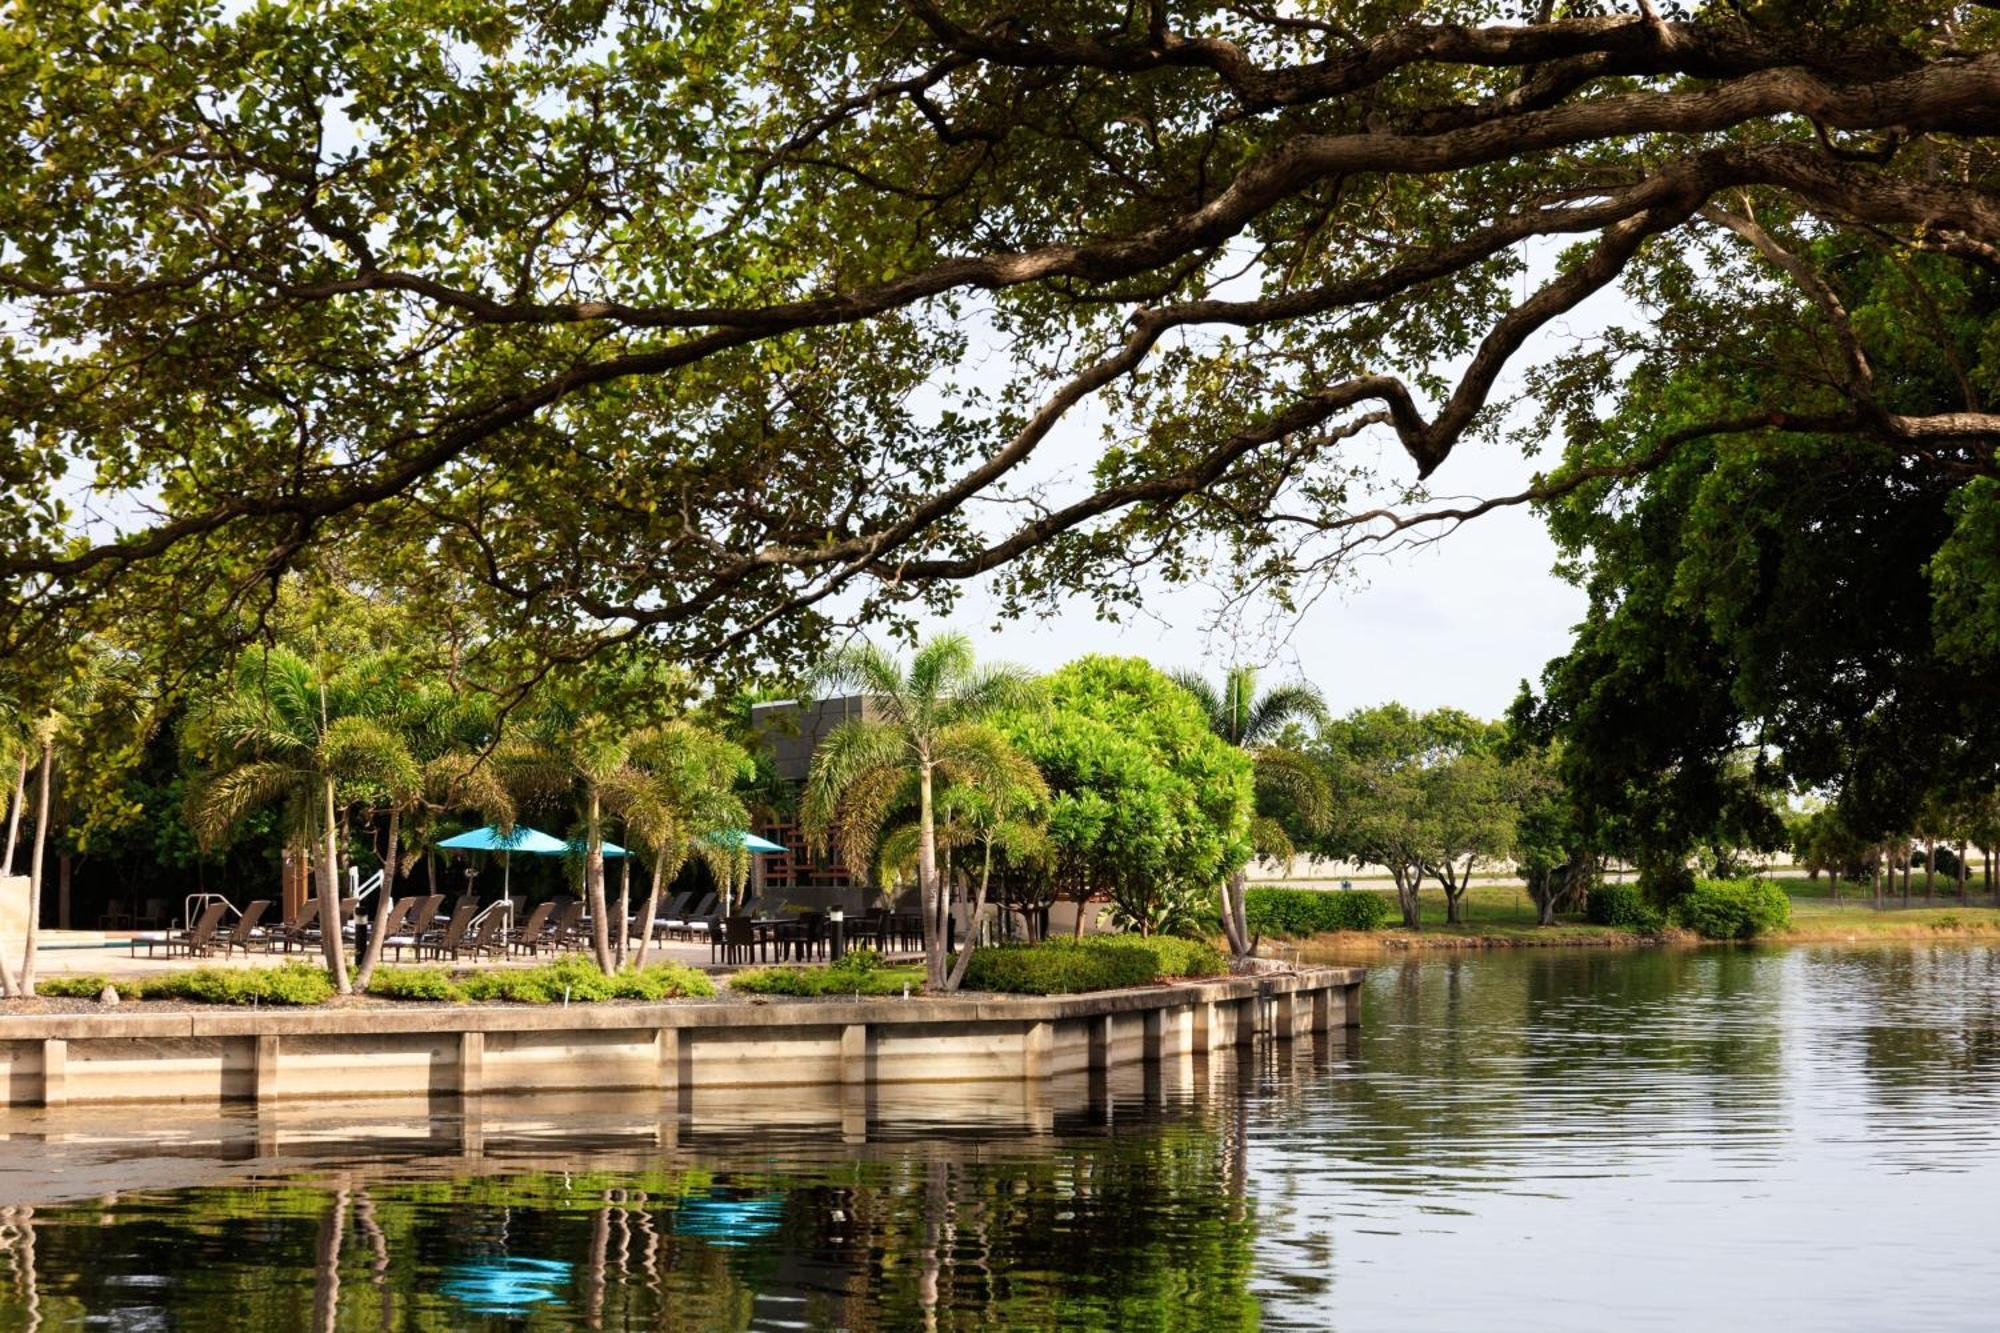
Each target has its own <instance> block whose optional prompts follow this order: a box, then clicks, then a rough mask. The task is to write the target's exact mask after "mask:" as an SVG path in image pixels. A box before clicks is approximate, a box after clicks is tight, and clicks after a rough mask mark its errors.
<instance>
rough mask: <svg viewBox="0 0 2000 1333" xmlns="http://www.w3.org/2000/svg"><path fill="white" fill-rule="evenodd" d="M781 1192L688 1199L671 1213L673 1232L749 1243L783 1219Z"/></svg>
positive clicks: (720, 1241) (723, 1242)
mask: <svg viewBox="0 0 2000 1333" xmlns="http://www.w3.org/2000/svg"><path fill="white" fill-rule="evenodd" d="M784 1214H785V1198H784V1196H783V1195H782V1194H780V1195H771V1196H766V1197H764V1198H749V1199H729V1198H723V1197H720V1196H718V1195H713V1194H711V1195H708V1196H706V1197H703V1198H694V1199H687V1200H684V1201H682V1203H681V1206H680V1207H679V1208H678V1209H677V1210H676V1211H675V1214H674V1231H675V1233H676V1234H678V1235H682V1236H699V1237H700V1238H701V1239H703V1240H705V1241H708V1242H709V1243H710V1244H713V1245H732V1246H740V1245H748V1244H749V1243H750V1242H751V1241H753V1240H755V1239H757V1238H758V1237H759V1236H768V1235H770V1234H771V1233H772V1232H773V1231H776V1230H777V1229H778V1226H779V1224H780V1223H781V1222H782V1221H783V1220H784Z"/></svg>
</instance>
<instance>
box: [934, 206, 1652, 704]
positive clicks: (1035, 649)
mask: <svg viewBox="0 0 2000 1333" xmlns="http://www.w3.org/2000/svg"><path fill="white" fill-rule="evenodd" d="M1563 243H1564V242H1550V241H1540V242H1535V243H1533V244H1531V246H1530V248H1529V253H1528V255H1527V258H1528V272H1527V274H1526V275H1524V277H1523V279H1522V281H1523V284H1524V285H1523V290H1522V295H1523V296H1525V295H1527V294H1528V292H1529V290H1530V289H1531V287H1532V285H1533V284H1535V283H1537V282H1539V281H1541V280H1544V279H1545V278H1546V277H1547V276H1548V275H1549V274H1550V273H1551V272H1552V270H1553V267H1554V258H1555V255H1556V253H1557V251H1558V250H1559V248H1560V246H1561V244H1563ZM1643 319H1644V315H1643V314H1642V313H1641V311H1640V310H1639V309H1638V308H1637V307H1636V306H1635V305H1634V303H1633V302H1632V301H1631V300H1630V299H1629V298H1628V297H1627V295H1626V294H1625V293H1623V292H1622V291H1620V290H1618V289H1616V288H1613V289H1612V290H1610V291H1606V292H1601V293H1599V294H1598V295H1596V296H1595V297H1593V298H1591V299H1590V300H1587V301H1585V302H1584V303H1583V304H1582V305H1580V306H1579V307H1578V308H1577V309H1576V310H1574V311H1572V312H1570V313H1569V314H1568V315H1567V316H1565V317H1564V318H1562V319H1560V320H1557V321H1555V322H1553V323H1551V324H1550V325H1549V326H1548V327H1547V328H1545V329H1543V330H1542V331H1541V332H1539V333H1538V334H1536V335H1535V336H1533V337H1531V338H1530V339H1529V341H1528V343H1527V345H1526V346H1524V347H1523V348H1522V349H1521V350H1520V352H1519V353H1517V354H1516V356H1515V357H1514V359H1513V361H1512V362H1511V363H1510V364H1509V366H1508V369H1507V371H1506V372H1504V373H1503V374H1502V376H1501V377H1500V381H1499V382H1498V383H1497V384H1496V385H1495V386H1494V391H1493V394H1492V397H1491V399H1490V401H1491V402H1492V403H1494V404H1496V405H1497V404H1499V403H1501V402H1503V401H1505V400H1506V399H1507V398H1508V397H1510V396H1511V395H1514V394H1517V393H1518V392H1519V391H1520V388H1521V383H1522V373H1523V372H1524V370H1525V369H1526V368H1527V367H1529V366H1531V365H1533V364H1535V363H1536V362H1538V361H1542V360H1545V359H1547V358H1548V357H1549V356H1551V355H1553V354H1555V353H1557V352H1559V351H1562V350H1567V349H1568V348H1570V347H1572V346H1574V345H1575V344H1576V343H1577V342H1579V341H1581V340H1586V339H1589V338H1592V337H1594V336H1596V335H1597V334H1599V333H1601V332H1602V331H1603V329H1604V328H1605V326H1606V325H1607V324H1612V323H1620V324H1627V325H1631V324H1635V323H1637V322H1639V321H1641V320H1643ZM1467 355H1468V356H1469V349H1468V352H1467ZM1460 368H1461V367H1459V366H1453V367H1451V368H1449V369H1448V371H1447V374H1448V375H1449V376H1451V377H1453V378H1455V377H1456V374H1457V372H1458V370H1459V369H1460ZM1385 369H1393V370H1396V371H1398V372H1400V373H1402V374H1403V375H1405V377H1406V378H1409V377H1411V375H1412V371H1413V370H1414V369H1415V368H1414V367H1408V366H1393V367H1385ZM1430 406H1431V405H1426V410H1430ZM1072 416H1073V417H1074V418H1075V419H1074V420H1069V421H1065V423H1064V424H1063V425H1062V426H1060V427H1058V428H1057V432H1056V434H1055V435H1053V436H1051V438H1050V440H1049V441H1048V442H1047V443H1045V444H1044V445H1043V447H1042V450H1041V451H1039V453H1040V454H1041V455H1047V456H1044V457H1038V460H1037V463H1036V464H1035V465H1034V470H1035V472H1036V473H1037V474H1042V475H1047V476H1051V477H1054V476H1061V475H1063V473H1064V466H1063V464H1062V463H1061V462H1060V461H1059V460H1061V459H1062V458H1063V457H1064V456H1065V455H1067V456H1068V457H1070V458H1074V459H1078V460H1079V461H1083V462H1087V461H1088V460H1090V459H1094V458H1095V456H1096V446H1095V443H1094V440H1093V441H1092V442H1091V443H1089V444H1088V445H1086V444H1085V442H1084V441H1085V437H1086V436H1087V434H1088V433H1089V432H1094V431H1095V430H1096V423H1095V422H1093V421H1092V420H1091V418H1090V415H1089V413H1088V411H1087V409H1080V410H1078V411H1077V412H1074V413H1073V414H1072ZM1520 416H1521V412H1520V411H1518V410H1517V412H1516V414H1515V416H1514V417H1513V418H1512V419H1514V420H1519V419H1520ZM1065 437H1067V439H1065ZM1343 447H1344V448H1348V449H1356V450H1371V449H1372V450H1379V451H1380V452H1379V454H1378V455H1377V458H1378V471H1379V472H1380V474H1381V475H1382V476H1383V477H1384V479H1385V481H1387V482H1390V483H1401V482H1404V481H1407V480H1408V479H1410V477H1411V476H1412V474H1413V465H1412V464H1411V463H1410V461H1409V459H1408V458H1407V457H1406V456H1404V455H1403V454H1402V452H1401V450H1400V448H1398V447H1397V446H1396V445H1395V443H1394V440H1393V437H1390V436H1388V435H1387V433H1386V432H1371V434H1370V435H1368V436H1363V437H1361V438H1358V439H1356V440H1354V441H1352V442H1350V443H1349V444H1347V445H1345V446H1343ZM1557 458H1558V455H1557V454H1556V452H1555V451H1554V450H1549V451H1545V452H1544V454H1543V455H1542V456H1541V457H1540V458H1537V459H1532V460H1529V459H1524V458H1522V457H1521V455H1520V454H1519V453H1518V452H1517V451H1516V450H1514V449H1512V448H1510V447H1509V446H1508V445H1506V444H1505V443H1485V442H1482V441H1479V440H1476V439H1474V438H1471V437H1468V438H1466V439H1464V440H1462V441H1461V442H1460V443H1459V445H1458V447H1457V448H1456V449H1455V450H1454V451H1453V453H1452V455H1451V457H1450V458H1449V459H1448V460H1446V462H1445V463H1444V465H1443V466H1442V467H1441V468H1440V469H1439V470H1438V472H1437V473H1436V474H1435V475H1434V476H1433V477H1432V478H1431V483H1430V484H1431V490H1432V493H1433V497H1434V502H1442V501H1444V500H1446V499H1447V498H1448V497H1486V496H1494V495H1509V494H1514V493H1517V492H1519V491H1521V490H1522V489H1524V488H1525V487H1526V486H1527V485H1528V484H1529V482H1530V481H1531V479H1532V478H1533V476H1534V473H1535V471H1536V469H1537V467H1542V468H1547V467H1550V466H1553V464H1554V463H1555V462H1556V461H1557ZM1392 501H1393V497H1386V496H1385V497H1380V498H1379V501H1370V503H1375V502H1381V503H1392ZM1555 558H1556V552H1555V547H1554V544H1553V543H1552V542H1551V541H1550V540H1549V537H1548V533H1547V531H1546V529H1545V528H1544V526H1543V524H1542V521H1541V519H1540V518H1539V517H1538V516H1537V515H1536V514H1535V513H1534V512H1533V511H1532V510H1530V509H1528V508H1526V507H1518V508H1511V509H1499V510H1495V511H1493V512H1491V513H1489V514H1487V515H1486V516H1485V517H1483V518H1480V519H1477V520H1475V521H1473V522H1471V523H1467V524H1465V525H1464V526H1462V527H1460V528H1459V529H1457V531H1455V532H1453V533H1452V534H1450V535H1449V536H1447V537H1445V538H1444V539H1443V540H1442V541H1438V542H1435V543H1432V544H1430V545H1427V546H1423V547H1421V548H1418V549H1414V550H1403V551H1398V552H1394V553H1386V554H1382V555H1378V556H1370V557H1367V558H1364V559H1362V560H1360V561H1359V562H1358V563H1357V564H1356V565H1355V566H1354V567H1353V569H1352V571H1351V576H1350V577H1349V578H1348V579H1347V580H1346V581H1345V582H1343V583H1341V584H1338V585H1336V586H1335V587H1333V588H1332V589H1330V590H1329V591H1328V592H1327V593H1326V594H1325V595H1324V596H1322V597H1321V598H1320V599H1319V600H1318V601H1317V602H1315V603H1313V604H1312V605H1310V606H1308V607H1307V608H1306V609H1305V610H1303V611H1302V612H1300V613H1298V614H1297V615H1295V616H1290V617H1286V618H1284V619H1283V620H1277V619H1275V618H1273V617H1270V616H1260V617H1256V618H1254V625H1253V632H1250V633H1243V634H1235V633H1227V632H1223V631H1219V630H1216V629H1214V628H1212V625H1211V622H1212V620H1213V618H1214V612H1215V610H1216V608H1217V607H1218V605H1219V599H1218V597H1217V596H1216V595H1215V594H1214V593H1213V592H1211V591H1209V590H1208V589H1205V588H1200V587H1189V586H1182V587H1172V586H1169V585H1166V584H1164V583H1162V584H1160V585H1158V586H1157V587H1156V588H1154V589H1153V590H1151V594H1150V595H1149V596H1148V597H1147V599H1146V604H1145V606H1144V608H1143V609H1142V610H1141V611H1140V612H1139V613H1137V614H1134V615H1128V616H1126V618H1125V619H1124V620H1123V622H1122V623H1118V624H1110V623H1105V622H1101V621H1099V620H1098V619H1097V616H1096V611H1095V608H1094V607H1093V606H1092V605H1091V603H1090V602H1089V600H1088V599H1083V598H1078V599H1071V601H1070V602H1069V603H1067V604H1066V605H1065V606H1064V607H1063V608H1062V609H1061V610H1059V611H1057V612H1055V613H1052V614H1049V615H1047V616H1044V617H1040V618H1035V619H1023V620H1018V621H1006V622H1001V621H998V620H997V606H998V603H997V599H995V598H994V597H992V596H991V595H990V594H987V593H986V592H985V591H984V590H983V587H977V586H976V587H974V588H972V589H970V590H968V592H967V593H966V595H965V596H964V597H963V598H962V599H961V601H960V603H959V607H958V609H957V611H956V612H955V614H953V615H952V616H951V617H950V620H949V625H950V627H952V628H956V629H960V630H964V631H965V632H967V633H969V634H972V635H973V637H974V640H975V644H976V646H977V648H978V650H979V652H980V654H981V656H982V657H986V658H993V659H1000V660H1006V661H1013V662H1019V663H1021V664H1023V665H1025V666H1029V667H1033V668H1036V669H1038V670H1050V669H1053V668H1055V667H1058V666H1061V665H1062V664H1063V663H1065V662H1067V661H1069V660H1071V659H1072V658H1075V657H1078V656H1081V655H1082V654H1084V653H1093V652H1105V653H1128V654H1133V655H1137V656H1141V657H1145V658H1148V659H1150V660H1151V661H1152V662H1154V663H1155V664H1156V665H1158V666H1161V667H1165V668H1169V669H1171V668H1175V667H1182V666H1187V667H1197V668H1200V669H1202V670H1205V671H1207V672H1208V673H1209V674H1211V675H1219V674H1220V673H1221V671H1222V670H1223V669H1224V668H1225V667H1228V666H1230V665H1232V664H1244V665H1250V666H1256V667H1260V668H1264V669H1266V671H1267V678H1266V679H1267V683H1270V682H1275V681H1278V680H1285V679H1296V678H1301V677H1303V678H1304V679H1306V680H1310V681H1311V682H1313V683H1314V684H1316V685H1318V686H1319V687H1320V689H1321V690H1322V692H1324V694H1325V695H1326V700H1327V705H1328V707H1330V708H1331V709H1332V710H1333V711H1334V712H1336V713H1345V712H1348V711H1350V710H1352V709H1355V708H1364V707H1369V706H1371V705H1375V704H1381V703H1388V702H1391V701H1397V702H1401V703H1404V704H1406V705H1409V706H1410V707H1413V708H1418V709H1425V708H1438V707H1445V706H1450V707H1455V708H1462V709H1465V710H1466V711H1468V712H1471V713H1474V714H1477V715H1479V716H1482V717H1498V716H1499V715H1500V714H1501V713H1502V712H1504V711H1505V709H1506V707H1507V705H1508V704H1509V703H1511V702H1512V701H1513V698H1514V696H1515V694H1516V692H1517V691H1518V689H1519V687H1520V682H1521V681H1522V680H1523V679H1527V680H1530V681H1536V680H1539V678H1540V675H1541V671H1542V667H1543V665H1544V664H1545V663H1547V662H1548V661H1549V659H1550V658H1553V657H1556V656H1558V655H1559V654H1561V653H1562V652H1564V651H1565V650H1566V649H1567V648H1568V646H1569V642H1570V638H1571V631H1572V629H1573V627H1574V626H1575V625H1576V623H1577V622H1578V621H1579V620H1581V619H1582V618H1583V614H1584V610H1585V602H1584V595H1583V592H1582V591H1581V590H1580V589H1578V588H1576V587H1574V586H1573V585H1571V584H1569V583H1567V582H1564V581H1563V580H1561V579H1559V578H1557V577H1556V575H1555V574H1554V572H1553V565H1554V563H1555ZM941 627H943V625H942V624H941V623H940V622H931V623H930V624H929V625H927V626H926V628H927V629H935V628H941Z"/></svg>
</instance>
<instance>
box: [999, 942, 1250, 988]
mask: <svg viewBox="0 0 2000 1333" xmlns="http://www.w3.org/2000/svg"><path fill="white" fill-rule="evenodd" d="M1223 970H1224V963H1223V958H1222V955H1221V954H1220V953H1218V952H1216V949H1215V946H1214V945H1212V944H1208V943H1206V942H1204V941H1201V940H1184V939H1178V938H1175V937H1174V936H1171V935H1152V936H1143V935H1091V936H1087V937H1085V938H1083V939H1080V940H1071V939H1055V940H1044V941H1042V942H1041V943H1040V944H1010V945H1003V946H1001V947H999V948H992V949H975V950H973V952H972V961H971V962H970V963H969V964H967V965H966V971H965V988H966V989H967V990H975V991H998V992H1002V993H1005V994H1009V995H1074V994H1077V993H1078V992H1081V991H1094V990H1117V989H1120V988H1121V987H1125V986H1150V985H1152V984H1154V983H1156V982H1160V981H1166V980H1169V979H1171V978H1174V977H1212V976H1219V975H1220V974H1221V973H1222V972H1223Z"/></svg>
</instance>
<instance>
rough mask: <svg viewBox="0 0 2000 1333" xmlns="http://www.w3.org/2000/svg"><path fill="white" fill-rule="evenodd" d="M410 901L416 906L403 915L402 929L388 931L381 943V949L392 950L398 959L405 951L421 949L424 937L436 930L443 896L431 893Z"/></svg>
mask: <svg viewBox="0 0 2000 1333" xmlns="http://www.w3.org/2000/svg"><path fill="white" fill-rule="evenodd" d="M412 901H414V902H415V904H416V906H414V907H413V908H411V909H410V911H409V912H408V913H406V914H405V920H404V929H402V930H400V931H396V930H392V931H390V932H389V933H388V935H387V937H385V938H384V939H383V941H382V947H383V948H384V949H394V950H395V951H396V956H397V957H398V958H401V957H402V956H403V950H405V949H418V948H421V947H422V946H423V943H424V939H425V937H426V936H428V935H430V934H431V932H432V931H434V930H435V929H436V928H437V914H438V909H439V908H440V907H443V906H444V895H443V894H442V893H433V894H429V895H427V896H425V897H422V898H417V899H413V900H412Z"/></svg>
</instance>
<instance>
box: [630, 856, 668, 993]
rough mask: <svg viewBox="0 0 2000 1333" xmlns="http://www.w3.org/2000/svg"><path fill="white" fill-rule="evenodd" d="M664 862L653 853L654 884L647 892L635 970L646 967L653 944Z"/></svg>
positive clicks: (634, 958)
mask: <svg viewBox="0 0 2000 1333" xmlns="http://www.w3.org/2000/svg"><path fill="white" fill-rule="evenodd" d="M664 860H665V858H664V857H662V856H661V855H660V854H659V853H658V852H654V853H653V883H652V887H651V888H649V889H647V890H646V910H645V912H644V914H643V916H642V917H641V920H640V925H639V950H638V952H637V953H635V954H634V955H633V956H632V966H633V967H635V968H639V967H644V966H645V965H646V948H647V946H648V945H650V944H652V942H653V917H654V915H655V914H656V913H657V912H658V911H659V910H660V867H661V865H662V863H663V862H664Z"/></svg>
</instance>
